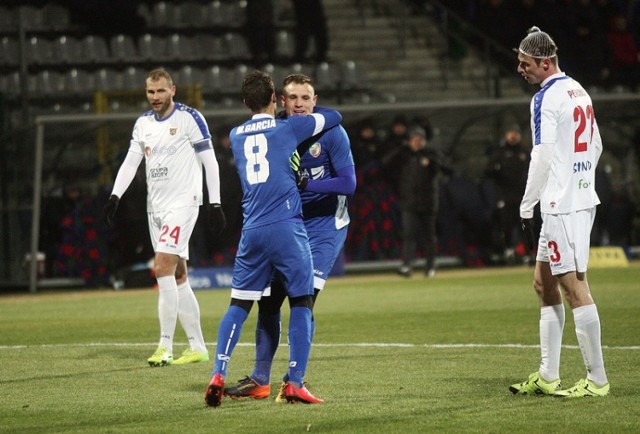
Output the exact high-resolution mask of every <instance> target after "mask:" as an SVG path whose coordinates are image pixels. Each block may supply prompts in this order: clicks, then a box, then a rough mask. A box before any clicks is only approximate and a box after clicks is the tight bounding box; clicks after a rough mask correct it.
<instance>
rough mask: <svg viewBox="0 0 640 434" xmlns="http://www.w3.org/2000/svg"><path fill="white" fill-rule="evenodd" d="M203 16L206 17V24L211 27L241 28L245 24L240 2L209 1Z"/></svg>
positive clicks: (242, 7)
mask: <svg viewBox="0 0 640 434" xmlns="http://www.w3.org/2000/svg"><path fill="white" fill-rule="evenodd" d="M245 6H246V5H245ZM203 15H204V16H205V17H206V23H207V24H208V25H210V26H213V27H227V28H229V27H233V28H241V27H243V26H244V23H245V11H244V6H243V3H242V2H221V1H219V0H214V1H211V2H209V3H207V5H206V6H205V13H204V14H203Z"/></svg>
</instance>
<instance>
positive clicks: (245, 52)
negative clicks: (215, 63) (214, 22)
mask: <svg viewBox="0 0 640 434" xmlns="http://www.w3.org/2000/svg"><path fill="white" fill-rule="evenodd" d="M224 41H225V44H226V48H227V52H228V53H229V56H230V57H231V58H232V59H234V60H236V61H242V60H249V59H251V53H250V52H249V47H248V46H247V41H246V40H245V39H244V36H242V34H240V33H234V32H227V33H225V35H224Z"/></svg>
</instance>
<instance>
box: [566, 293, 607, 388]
mask: <svg viewBox="0 0 640 434" xmlns="http://www.w3.org/2000/svg"><path fill="white" fill-rule="evenodd" d="M573 321H574V323H575V325H576V336H577V337H578V343H579V344H580V351H582V358H583V359H584V364H585V366H586V367H587V378H588V379H589V380H591V381H593V382H594V383H595V384H596V385H597V386H604V385H605V384H607V383H608V382H609V380H607V374H606V372H605V370H604V360H603V358H602V343H601V341H600V317H599V316H598V309H597V308H596V305H595V304H589V305H587V306H581V307H577V308H575V309H573Z"/></svg>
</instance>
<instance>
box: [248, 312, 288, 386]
mask: <svg viewBox="0 0 640 434" xmlns="http://www.w3.org/2000/svg"><path fill="white" fill-rule="evenodd" d="M280 327H281V326H280V312H278V313H276V314H274V315H267V314H264V313H260V314H258V324H257V327H256V363H255V366H254V368H253V374H251V378H252V379H253V380H255V381H256V382H257V383H258V384H260V385H261V386H266V385H267V384H269V383H270V382H271V378H270V377H271V365H272V364H273V358H274V356H275V354H276V351H277V350H278V345H279V344H280Z"/></svg>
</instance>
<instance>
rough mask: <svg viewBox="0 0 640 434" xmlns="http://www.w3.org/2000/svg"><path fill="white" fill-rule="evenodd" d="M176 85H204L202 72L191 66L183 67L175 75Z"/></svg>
mask: <svg viewBox="0 0 640 434" xmlns="http://www.w3.org/2000/svg"><path fill="white" fill-rule="evenodd" d="M174 76H175V77H174V80H173V81H174V83H175V84H176V86H178V90H179V88H180V86H191V85H194V84H198V83H200V84H202V71H201V70H200V69H198V68H194V67H192V66H191V65H183V66H182V67H181V68H180V69H179V70H178V72H177V73H175V74H174Z"/></svg>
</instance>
